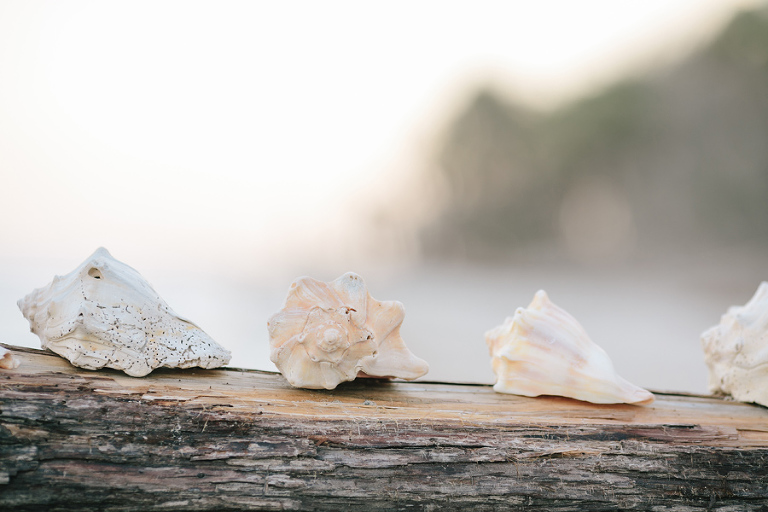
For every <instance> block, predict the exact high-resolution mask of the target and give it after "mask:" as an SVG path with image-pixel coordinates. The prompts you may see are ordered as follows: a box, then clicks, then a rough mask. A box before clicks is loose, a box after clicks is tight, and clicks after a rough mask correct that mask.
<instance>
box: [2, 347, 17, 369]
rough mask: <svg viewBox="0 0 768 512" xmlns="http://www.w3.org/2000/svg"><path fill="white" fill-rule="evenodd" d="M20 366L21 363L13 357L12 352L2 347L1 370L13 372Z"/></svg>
mask: <svg viewBox="0 0 768 512" xmlns="http://www.w3.org/2000/svg"><path fill="white" fill-rule="evenodd" d="M19 364H21V362H20V361H19V360H18V359H16V358H15V357H13V354H11V351H10V350H8V349H6V348H5V347H0V368H3V369H5V370H13V369H14V368H18V367H19Z"/></svg>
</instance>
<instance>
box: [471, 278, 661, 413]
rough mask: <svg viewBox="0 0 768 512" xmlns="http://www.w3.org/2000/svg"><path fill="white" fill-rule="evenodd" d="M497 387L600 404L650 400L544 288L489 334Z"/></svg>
mask: <svg viewBox="0 0 768 512" xmlns="http://www.w3.org/2000/svg"><path fill="white" fill-rule="evenodd" d="M485 341H486V343H487V344H488V348H489V350H490V353H491V356H492V359H491V365H492V367H493V371H494V373H496V377H497V382H496V385H494V386H493V389H494V390H496V391H498V392H499V393H511V394H515V395H524V396H539V395H557V396H566V397H570V398H576V399H578V400H584V401H587V402H593V403H598V404H614V403H630V404H640V403H650V402H652V401H653V395H652V394H651V393H649V392H648V391H646V390H644V389H642V388H639V387H637V386H635V385H634V384H631V383H629V382H628V381H626V380H624V379H623V378H621V377H620V376H619V375H617V374H616V372H615V370H614V369H613V363H612V362H611V360H610V359H609V358H608V354H606V353H605V351H604V350H603V349H602V348H600V347H599V346H597V345H596V344H595V343H594V342H593V341H592V340H591V339H589V336H588V335H587V333H586V332H585V331H584V328H583V327H582V326H581V325H579V323H578V322H577V321H576V319H575V318H573V317H572V316H571V315H569V314H568V313H567V312H566V311H564V310H563V309H561V308H559V307H558V306H556V305H555V304H553V303H552V302H551V301H550V300H549V297H547V294H546V293H545V292H544V291H543V290H540V291H539V292H537V293H536V296H535V297H534V298H533V301H532V302H531V304H530V305H529V306H528V307H527V308H518V310H517V311H516V312H515V316H514V317H511V318H507V319H506V321H505V322H504V324H503V325H500V326H499V327H497V328H495V329H493V330H491V331H488V332H487V333H486V334H485Z"/></svg>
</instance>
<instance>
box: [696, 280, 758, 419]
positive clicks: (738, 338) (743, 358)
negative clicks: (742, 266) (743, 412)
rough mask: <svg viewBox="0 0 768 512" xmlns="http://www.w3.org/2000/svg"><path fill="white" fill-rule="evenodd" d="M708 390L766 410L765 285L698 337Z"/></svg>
mask: <svg viewBox="0 0 768 512" xmlns="http://www.w3.org/2000/svg"><path fill="white" fill-rule="evenodd" d="M701 344H702V348H703V349H704V360H705V361H706V363H707V366H708V368H709V390H710V391H711V392H712V393H727V394H730V395H731V396H733V398H735V399H736V400H739V401H741V402H755V403H758V404H761V405H764V406H766V407H768V282H765V281H763V282H762V283H760V286H759V287H758V288H757V291H756V292H755V295H754V296H753V297H752V299H751V300H750V301H749V302H747V303H746V304H745V305H744V306H732V307H730V308H728V311H727V312H726V313H725V314H724V315H723V316H722V317H721V319H720V324H719V325H716V326H714V327H712V328H710V329H708V330H707V331H705V332H704V333H703V334H702V335H701Z"/></svg>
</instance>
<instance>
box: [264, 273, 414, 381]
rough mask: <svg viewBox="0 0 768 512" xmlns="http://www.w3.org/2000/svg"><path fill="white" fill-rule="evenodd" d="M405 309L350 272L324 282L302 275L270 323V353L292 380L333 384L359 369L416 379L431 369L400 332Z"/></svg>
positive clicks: (377, 375) (383, 374)
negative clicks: (375, 295)
mask: <svg viewBox="0 0 768 512" xmlns="http://www.w3.org/2000/svg"><path fill="white" fill-rule="evenodd" d="M404 316H405V310H404V309H403V305H402V304H401V303H399V302H396V301H384V302H380V301H377V300H376V299H374V298H373V297H371V296H370V294H369V293H368V289H367V288H366V286H365V282H364V281H363V279H362V278H361V277H360V276H358V275H357V274H353V273H351V272H349V273H347V274H344V275H343V276H341V277H339V278H338V279H336V280H335V281H331V282H330V283H324V282H322V281H318V280H316V279H312V278H310V277H302V278H299V279H297V280H296V281H294V282H293V284H291V288H290V290H289V291H288V296H287V297H286V299H285V304H284V305H283V309H282V310H281V311H280V312H278V313H276V314H275V315H273V316H272V318H270V319H269V322H268V323H267V327H268V329H269V342H270V347H271V354H270V358H271V359H272V362H273V363H275V365H277V368H278V369H279V370H280V372H281V373H282V374H283V375H284V376H285V378H286V379H288V382H290V383H291V385H292V386H295V387H299V388H309V389H333V388H335V387H336V386H337V385H338V384H339V383H341V382H344V381H350V380H354V378H355V377H356V376H357V375H358V372H363V373H365V374H367V375H370V376H373V377H397V378H401V379H407V380H411V379H416V378H419V377H421V376H422V375H424V374H426V373H427V371H428V370H429V366H428V365H427V363H426V362H425V361H423V360H421V359H419V358H418V357H416V356H414V355H413V354H412V353H411V351H410V350H408V348H407V347H406V346H405V343H404V342H403V339H402V338H401V337H400V324H401V323H402V322H403V318H404Z"/></svg>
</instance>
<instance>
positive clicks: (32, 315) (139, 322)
mask: <svg viewBox="0 0 768 512" xmlns="http://www.w3.org/2000/svg"><path fill="white" fill-rule="evenodd" d="M18 305H19V308H20V309H21V312H22V313H23V314H24V317H25V318H26V319H27V320H29V325H30V330H31V331H32V332H33V333H35V334H37V335H38V336H39V337H40V342H41V344H42V346H43V348H47V349H49V350H51V351H53V352H55V353H57V354H59V355H60V356H62V357H64V358H66V359H68V360H69V361H70V362H71V363H72V364H73V365H75V366H79V367H81V368H86V369H89V370H97V369H99V368H104V367H107V368H114V369H116V370H122V371H124V372H125V373H127V374H128V375H131V376H133V377H143V376H144V375H147V374H148V373H149V372H151V371H152V370H154V369H155V368H159V367H162V366H164V367H168V368H190V367H193V366H200V367H203V368H216V367H218V366H223V365H225V364H227V363H228V362H229V359H230V353H229V351H228V350H226V349H224V348H222V347H221V346H220V345H219V344H217V343H216V342H215V341H213V340H212V339H211V338H210V337H209V336H208V335H207V334H206V333H205V332H203V331H202V330H201V329H200V328H199V327H198V326H196V325H195V324H193V323H192V322H190V321H189V320H187V319H185V318H182V317H180V316H179V315H177V314H176V313H175V312H174V311H173V310H172V309H171V308H170V307H169V306H168V304H166V303H165V301H164V300H163V299H161V298H160V296H159V295H158V294H157V292H155V290H153V289H152V286H150V284H149V283H148V282H147V281H146V280H144V278H143V277H141V275H140V274H139V273H138V272H137V271H136V270H134V269H133V268H131V267H129V266H128V265H126V264H125V263H122V262H120V261H117V260H116V259H114V258H113V257H112V256H111V255H110V254H109V252H108V251H107V250H106V249H104V248H100V249H98V250H97V251H96V252H94V253H93V254H92V255H91V256H90V257H89V258H88V259H87V260H86V261H85V262H83V264H81V265H80V266H79V267H77V268H76V269H75V270H74V271H72V272H71V273H69V274H67V275H65V276H56V277H54V278H53V282H51V283H50V284H49V285H48V286H45V287H43V288H38V289H36V290H34V291H32V293H30V294H29V295H27V296H26V297H24V298H23V299H21V300H20V301H19V302H18Z"/></svg>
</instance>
